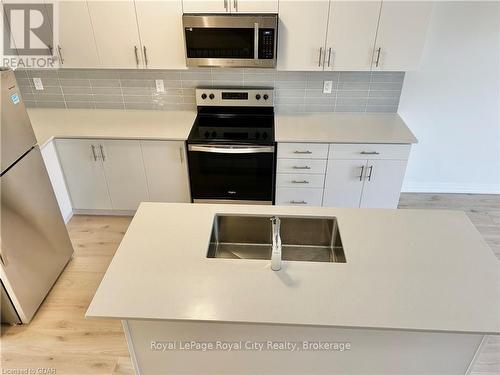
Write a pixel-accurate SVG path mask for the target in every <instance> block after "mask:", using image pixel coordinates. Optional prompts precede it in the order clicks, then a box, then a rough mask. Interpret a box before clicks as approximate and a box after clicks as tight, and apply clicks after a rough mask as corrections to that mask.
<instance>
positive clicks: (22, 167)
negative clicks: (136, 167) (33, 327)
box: [0, 68, 73, 324]
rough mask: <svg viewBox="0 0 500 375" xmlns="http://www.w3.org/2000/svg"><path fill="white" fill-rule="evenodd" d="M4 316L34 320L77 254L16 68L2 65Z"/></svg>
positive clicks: (0, 135)
mask: <svg viewBox="0 0 500 375" xmlns="http://www.w3.org/2000/svg"><path fill="white" fill-rule="evenodd" d="M0 81H1V94H0V95H1V104H2V106H1V107H0V112H1V130H0V131H1V133H0V138H1V142H0V144H1V150H0V151H1V152H0V155H1V175H0V189H1V190H0V194H1V201H2V205H1V211H0V220H1V221H0V251H1V253H0V255H1V256H0V267H1V268H0V278H1V284H2V285H1V286H2V289H1V313H2V314H1V317H2V322H5V323H11V324H16V323H29V322H30V320H31V319H32V318H33V316H34V315H35V313H36V311H37V310H38V308H39V307H40V305H41V303H42V302H43V300H44V299H45V297H46V296H47V294H48V293H49V291H50V289H51V288H52V286H53V285H54V283H55V281H56V280H57V278H58V276H59V275H60V273H61V272H62V270H63V269H64V267H65V266H66V264H67V263H68V261H69V259H70V258H71V255H72V254H73V247H72V245H71V241H70V239H69V235H68V232H67V230H66V226H65V224H64V221H63V218H62V215H61V212H60V210H59V206H58V204H57V201H56V198H55V195H54V191H53V190H52V185H51V183H50V180H49V176H48V174H47V170H46V169H45V164H44V162H43V159H42V155H41V153H40V149H39V147H38V145H37V144H36V138H35V134H34V132H33V129H32V127H31V123H30V120H29V117H28V114H27V112H26V109H25V107H24V103H23V101H22V98H21V94H20V92H19V87H18V86H17V83H16V78H15V76H14V72H13V71H12V70H10V69H5V68H0Z"/></svg>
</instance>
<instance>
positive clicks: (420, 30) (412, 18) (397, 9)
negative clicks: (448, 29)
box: [373, 1, 432, 71]
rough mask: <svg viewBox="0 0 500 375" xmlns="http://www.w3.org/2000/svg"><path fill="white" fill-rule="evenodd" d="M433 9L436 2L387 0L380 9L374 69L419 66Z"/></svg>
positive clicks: (413, 68) (403, 68)
mask: <svg viewBox="0 0 500 375" xmlns="http://www.w3.org/2000/svg"><path fill="white" fill-rule="evenodd" d="M431 12H432V2H416V1H384V2H383V4H382V10H381V12H380V21H379V27H378V32H377V41H376V45H375V46H376V47H375V50H374V57H373V69H375V70H388V71H403V70H404V71H407V70H415V69H417V68H418V66H419V64H420V57H421V55H422V51H423V48H424V44H425V40H426V36H427V28H428V25H429V20H430V16H431ZM377 61H378V63H377Z"/></svg>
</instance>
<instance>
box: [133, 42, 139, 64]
mask: <svg viewBox="0 0 500 375" xmlns="http://www.w3.org/2000/svg"><path fill="white" fill-rule="evenodd" d="M134 53H135V63H136V65H137V67H139V48H137V46H134Z"/></svg>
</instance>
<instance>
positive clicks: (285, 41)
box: [278, 0, 329, 71]
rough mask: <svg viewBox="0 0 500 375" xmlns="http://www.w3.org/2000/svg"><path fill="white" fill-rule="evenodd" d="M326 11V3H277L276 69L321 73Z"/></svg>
mask: <svg viewBox="0 0 500 375" xmlns="http://www.w3.org/2000/svg"><path fill="white" fill-rule="evenodd" d="M328 9H329V1H328V0H319V1H282V2H281V3H280V6H279V26H278V70H303V71H304V70H305V71H311V70H323V63H324V61H325V52H326V51H325V43H326V29H327V26H328Z"/></svg>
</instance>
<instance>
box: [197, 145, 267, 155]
mask: <svg viewBox="0 0 500 375" xmlns="http://www.w3.org/2000/svg"><path fill="white" fill-rule="evenodd" d="M188 150H189V151H198V152H212V153H216V154H261V153H274V146H231V145H217V146H215V145H189V146H188Z"/></svg>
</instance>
